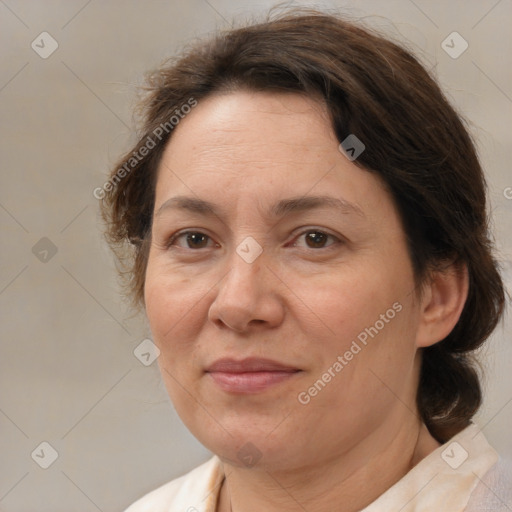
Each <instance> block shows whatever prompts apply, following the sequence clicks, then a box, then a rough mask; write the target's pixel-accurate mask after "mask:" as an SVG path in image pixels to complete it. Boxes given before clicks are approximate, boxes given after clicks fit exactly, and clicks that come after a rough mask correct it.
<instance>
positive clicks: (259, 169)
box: [155, 91, 389, 210]
mask: <svg viewBox="0 0 512 512" xmlns="http://www.w3.org/2000/svg"><path fill="white" fill-rule="evenodd" d="M338 146H339V142H338V140H337V138H336V136H335V134H334V132H333V130H332V126H331V121H330V117H329V114H328V111H327V108H326V106H325V105H324V104H323V103H322V102H320V101H319V100H316V99H313V98H310V97H306V96H304V95H302V94H293V93H274V92H251V91H238V92H235V93H229V94H216V95H213V96H210V97H207V98H205V99H203V100H201V101H199V103H198V105H197V106H196V107H195V108H194V109H193V110H192V112H191V113H190V114H188V115H187V116H186V117H185V118H184V119H183V120H182V121H180V123H179V125H178V126H177V127H176V128H175V130H174V132H173V134H172V137H171V138H170V141H169V143H168V145H167V147H166V149H165V151H164V154H163V157H162V159H161V162H160V166H159V169H158V179H157V187H156V201H155V209H159V208H160V207H161V206H162V204H163V203H164V202H165V201H168V200H169V198H170V197H171V196H174V195H183V194H186V195H188V196H190V195H197V196H198V197H201V198H202V199H205V200H209V201H210V202H217V203H221V204H222V203H228V204H229V203H230V202H233V201H235V196H236V201H239V200H240V198H241V197H242V198H243V196H244V195H245V196H246V197H249V196H251V197H253V198H254V196H256V197H257V198H258V197H259V200H264V198H265V197H268V198H269V201H271V202H272V203H275V202H277V200H278V199H279V198H280V197H283V196H291V195H293V196H300V195H306V194H308V193H309V192H311V193H314V195H325V194H330V195H334V196H336V195H337V194H338V195H342V196H343V197H345V199H348V200H350V201H351V202H352V203H354V204H355V205H356V206H358V207H360V208H361V209H362V210H364V204H365V203H369V202H371V203H373V204H374V205H376V204H377V203H379V202H382V201H386V200H388V201H389V197H388V193H387V190H386V187H385V186H384V185H383V183H382V181H381V180H380V178H379V177H378V176H377V175H375V174H374V173H370V172H368V171H366V170H364V169H361V168H360V167H358V166H356V165H355V164H354V163H353V162H350V161H349V160H348V159H347V158H346V157H345V156H344V155H342V153H341V152H340V151H339V149H338ZM292 192H293V194H292ZM360 203H361V204H360Z"/></svg>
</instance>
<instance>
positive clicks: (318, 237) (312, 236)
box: [293, 229, 340, 249]
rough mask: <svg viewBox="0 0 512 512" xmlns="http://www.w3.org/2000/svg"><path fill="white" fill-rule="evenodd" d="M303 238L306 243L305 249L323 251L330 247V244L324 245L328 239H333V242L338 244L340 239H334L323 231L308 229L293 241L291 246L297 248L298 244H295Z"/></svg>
mask: <svg viewBox="0 0 512 512" xmlns="http://www.w3.org/2000/svg"><path fill="white" fill-rule="evenodd" d="M302 237H304V240H305V242H306V247H307V248H309V249H324V248H327V247H330V246H331V245H333V244H332V243H331V244H328V245H326V243H327V241H328V240H329V238H330V239H333V240H334V241H335V242H340V239H339V238H337V237H335V236H334V235H331V234H329V233H326V232H325V231H321V230H319V229H309V230H307V231H304V232H303V233H301V234H300V235H299V236H298V237H297V238H296V239H295V241H294V243H293V246H295V247H297V246H299V244H298V243H297V240H299V239H300V238H302Z"/></svg>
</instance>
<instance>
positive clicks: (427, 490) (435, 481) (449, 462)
mask: <svg viewBox="0 0 512 512" xmlns="http://www.w3.org/2000/svg"><path fill="white" fill-rule="evenodd" d="M223 479H224V472H223V468H222V463H221V461H220V459H219V458H218V457H216V456H214V457H212V458H211V459H210V460H209V461H207V462H206V463H204V464H202V465H201V466H199V467H197V468H195V469H193V470H192V471H191V472H189V473H187V474H186V475H184V476H182V477H180V478H177V479H176V480H173V481H171V482H169V483H167V484H165V485H163V486H161V487H159V488H158V489H155V490H154V491H152V492H150V493H149V494H147V495H146V496H144V497H143V498H141V499H140V500H138V501H136V502H135V503H134V504H133V505H131V506H130V507H128V509H126V511H125V512H216V504H217V501H218V497H219V492H220V487H221V484H222V481H223ZM463 511H464V512H512V468H511V467H510V465H508V464H506V463H504V462H503V461H499V457H498V454H497V453H496V452H495V451H494V449H493V448H492V447H491V446H490V445H489V443H488V442H487V440H486V438H485V436H484V434H483V433H482V432H481V430H480V429H479V428H478V427H477V426H476V425H474V424H472V425H470V426H469V427H467V428H465V429H464V430H463V431H462V432H460V433H459V434H457V435H456V436H454V437H453V438H452V439H450V440H449V441H448V442H447V443H445V444H444V445H442V446H440V447H439V448H437V449H436V450H435V451H433V452H432V453H430V454H429V455H428V456H427V457H425V458H424V459H423V460H421V461H420V462H419V463H418V464H417V465H416V466H414V467H413V468H412V469H411V470H410V471H409V472H408V473H407V474H406V475H404V477H403V478H402V479H401V480H399V481H398V482H397V483H396V484H394V485H393V486H391V487H390V488H389V489H388V490H387V491H385V492H384V493H383V494H381V495H380V496H379V497H378V498H377V499H376V500H375V501H374V502H373V503H371V504H370V505H368V506H367V507H365V508H364V509H363V510H361V512H463Z"/></svg>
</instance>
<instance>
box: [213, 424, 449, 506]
mask: <svg viewBox="0 0 512 512" xmlns="http://www.w3.org/2000/svg"><path fill="white" fill-rule="evenodd" d="M410 417H411V418H412V420H413V421H410V422H408V423H407V422H404V423H402V424H401V426H399V427H397V428H395V429H389V428H388V429H386V430H387V431H384V432H383V431H382V428H380V429H378V430H376V431H375V432H372V434H370V435H369V436H367V437H366V438H365V439H364V440H362V441H360V442H359V443H358V444H357V445H355V446H354V447H353V448H352V449H351V450H350V451H348V452H346V453H343V454H340V455H338V456H336V457H332V458H330V459H328V460H324V461H323V462H322V464H320V465H316V466H315V467H308V468H304V467H303V468H300V469H297V468H291V469H290V470H289V471H279V472H273V471H272V470H271V469H268V468H264V469H263V468H262V469H256V467H254V468H251V469H248V468H240V467H237V466H233V465H230V464H229V463H228V462H224V473H225V475H226V478H225V481H224V484H223V486H222V488H221V492H220V496H219V505H218V511H219V512H256V511H258V512H259V511H261V510H265V511H266V512H274V511H275V512H277V511H279V512H296V511H297V512H298V511H303V510H309V511H312V512H313V511H314V512H327V511H329V512H330V511H331V510H333V508H339V504H342V509H343V511H344V512H357V511H360V510H361V509H363V508H364V507H366V506H367V505H369V504H370V503H372V502H373V501H374V500H375V499H376V498H377V497H379V496H380V495H381V494H382V493H383V492H385V491H386V490H387V489H389V488H390V487H391V486H392V485H393V484H395V483H396V482H398V480H400V479H401V478H402V477H403V476H404V475H405V474H406V473H407V472H408V471H409V470H410V469H411V468H412V467H413V466H415V465H416V464H417V463H418V462H419V461H420V460H422V459H423V458H424V457H426V456H427V455H428V454H429V453H431V452H432V451H434V450H435V449H436V448H437V447H438V446H439V443H438V442H437V441H436V440H435V439H434V438H433V437H432V436H431V435H430V433H429V432H428V430H427V429H426V427H425V426H424V425H422V424H421V423H419V422H418V421H417V420H416V418H415V417H414V416H412V415H410ZM411 423H413V425H412V426H413V428H411ZM334 504H336V506H334Z"/></svg>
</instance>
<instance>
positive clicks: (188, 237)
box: [167, 231, 213, 249]
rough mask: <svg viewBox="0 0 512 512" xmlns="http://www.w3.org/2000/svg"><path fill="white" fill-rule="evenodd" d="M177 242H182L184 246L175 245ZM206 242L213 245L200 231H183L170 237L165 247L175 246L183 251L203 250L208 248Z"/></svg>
mask: <svg viewBox="0 0 512 512" xmlns="http://www.w3.org/2000/svg"><path fill="white" fill-rule="evenodd" d="M177 240H184V244H185V245H182V244H176V241H177ZM208 241H211V242H212V243H213V240H212V239H211V238H210V237H209V236H208V235H206V234H205V233H202V232H201V231H183V232H181V233H177V234H175V235H174V236H172V237H171V239H170V240H169V242H168V244H167V247H171V246H175V245H177V246H178V247H181V248H183V249H205V248H207V247H208V245H207V244H208Z"/></svg>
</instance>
